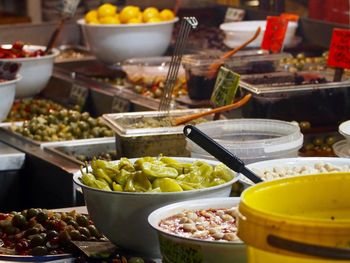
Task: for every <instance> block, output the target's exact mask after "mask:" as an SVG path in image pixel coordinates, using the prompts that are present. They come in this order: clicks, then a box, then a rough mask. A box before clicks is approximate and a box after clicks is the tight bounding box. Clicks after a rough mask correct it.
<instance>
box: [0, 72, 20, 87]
mask: <svg viewBox="0 0 350 263" xmlns="http://www.w3.org/2000/svg"><path fill="white" fill-rule="evenodd" d="M21 79H22V75H20V74H17V75H16V78H15V79H11V80H5V81H3V82H0V88H1V87H3V86H6V85H9V84H15V83H17V82H18V81H20V80H21Z"/></svg>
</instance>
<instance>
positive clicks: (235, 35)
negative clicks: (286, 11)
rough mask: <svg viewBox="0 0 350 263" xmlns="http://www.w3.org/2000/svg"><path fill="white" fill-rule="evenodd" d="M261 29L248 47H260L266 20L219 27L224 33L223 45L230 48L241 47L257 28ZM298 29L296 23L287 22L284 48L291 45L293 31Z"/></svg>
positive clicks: (234, 23)
mask: <svg viewBox="0 0 350 263" xmlns="http://www.w3.org/2000/svg"><path fill="white" fill-rule="evenodd" d="M259 26H260V27H261V32H260V34H259V36H258V37H257V39H255V40H254V41H253V42H252V43H250V44H249V45H248V46H249V47H260V46H261V42H262V40H263V37H264V33H265V27H266V20H253V21H240V22H229V23H223V24H221V25H220V29H221V30H222V31H224V33H225V39H224V44H225V45H227V46H228V47H230V48H234V47H237V46H239V45H242V44H243V43H244V42H245V41H247V40H248V39H249V38H251V37H252V36H253V35H254V33H255V31H256V30H257V29H258V27H259ZM297 27H298V23H296V22H288V27H287V32H286V36H285V39H284V45H285V46H291V45H292V44H293V41H294V42H295V40H294V35H295V31H296V29H297Z"/></svg>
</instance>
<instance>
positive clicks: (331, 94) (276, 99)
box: [240, 72, 350, 127]
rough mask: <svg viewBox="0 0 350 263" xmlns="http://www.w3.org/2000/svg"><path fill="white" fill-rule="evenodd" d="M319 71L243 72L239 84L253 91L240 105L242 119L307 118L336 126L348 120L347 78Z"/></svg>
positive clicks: (349, 107)
mask: <svg viewBox="0 0 350 263" xmlns="http://www.w3.org/2000/svg"><path fill="white" fill-rule="evenodd" d="M332 79H333V76H330V75H327V74H323V73H320V72H299V73H296V74H295V73H288V72H276V73H268V74H255V75H245V76H242V77H241V80H240V87H241V90H242V91H243V94H244V93H245V91H248V92H249V93H252V94H253V96H252V98H251V100H250V101H249V103H248V104H247V105H246V106H245V107H244V108H242V116H243V117H244V118H267V119H279V120H285V121H299V122H300V121H308V122H310V123H311V125H312V126H313V127H314V126H338V124H339V123H340V122H342V121H344V120H347V119H350V90H349V87H350V80H345V78H344V81H342V82H333V80H332Z"/></svg>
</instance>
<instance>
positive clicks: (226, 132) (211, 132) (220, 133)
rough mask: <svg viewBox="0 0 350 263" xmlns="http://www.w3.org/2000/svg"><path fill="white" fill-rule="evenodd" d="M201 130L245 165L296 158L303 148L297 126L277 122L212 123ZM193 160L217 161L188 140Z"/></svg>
mask: <svg viewBox="0 0 350 263" xmlns="http://www.w3.org/2000/svg"><path fill="white" fill-rule="evenodd" d="M196 127H197V128H198V129H200V130H201V131H202V132H204V133H205V134H207V135H208V136H209V137H211V138H212V139H214V140H215V141H217V142H218V143H220V144H221V145H222V146H224V147H225V148H226V149H227V150H229V151H230V152H232V153H233V154H235V155H236V156H238V157H239V158H240V159H242V161H244V162H245V163H246V164H248V163H253V162H257V161H263V160H269V159H278V158H287V157H297V156H298V150H299V149H300V148H301V147H302V144H303V135H302V133H301V132H300V129H299V127H298V126H296V125H294V124H292V123H289V122H285V121H278V120H268V119H234V120H221V121H210V122H206V123H201V124H198V125H196ZM186 141H187V144H186V149H187V150H188V151H189V152H191V157H194V158H204V159H214V157H213V156H211V155H210V154H209V153H207V152H206V151H205V150H203V149H202V148H201V147H199V146H198V145H197V144H195V143H193V142H192V141H190V140H188V139H186Z"/></svg>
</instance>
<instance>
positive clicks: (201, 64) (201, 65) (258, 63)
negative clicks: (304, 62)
mask: <svg viewBox="0 0 350 263" xmlns="http://www.w3.org/2000/svg"><path fill="white" fill-rule="evenodd" d="M221 55H222V54H212V53H208V54H195V55H187V56H184V57H183V58H182V64H183V67H184V68H185V71H186V80H187V88H188V95H189V97H190V98H191V99H199V100H200V99H209V98H210V96H211V93H212V91H213V88H214V85H215V80H216V77H213V78H208V77H207V74H208V71H209V68H210V66H211V65H212V64H213V63H214V62H216V61H217V60H218V59H219V58H220V56H221ZM288 57H292V56H291V55H290V54H288V53H281V54H271V55H266V54H264V53H259V52H258V51H256V53H255V54H254V53H237V54H236V55H235V56H233V57H232V58H229V59H226V60H225V61H224V63H225V65H226V66H227V67H228V68H230V69H231V70H233V71H234V72H236V73H238V74H255V73H267V72H275V71H278V70H279V69H278V68H279V61H280V60H281V59H283V58H288Z"/></svg>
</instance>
